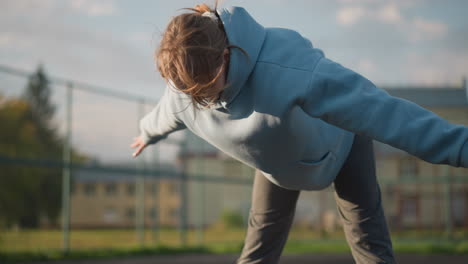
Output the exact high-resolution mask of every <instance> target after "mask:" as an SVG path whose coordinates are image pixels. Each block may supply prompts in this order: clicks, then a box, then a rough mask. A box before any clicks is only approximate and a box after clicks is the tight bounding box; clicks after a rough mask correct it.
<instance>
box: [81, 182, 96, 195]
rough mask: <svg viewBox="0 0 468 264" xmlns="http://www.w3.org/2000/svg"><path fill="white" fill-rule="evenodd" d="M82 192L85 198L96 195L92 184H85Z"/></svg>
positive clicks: (94, 186)
mask: <svg viewBox="0 0 468 264" xmlns="http://www.w3.org/2000/svg"><path fill="white" fill-rule="evenodd" d="M83 192H84V194H85V195H86V196H93V195H94V194H95V193H96V185H94V184H93V183H86V184H85V185H84V186H83Z"/></svg>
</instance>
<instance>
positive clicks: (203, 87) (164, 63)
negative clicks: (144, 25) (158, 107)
mask: <svg viewBox="0 0 468 264" xmlns="http://www.w3.org/2000/svg"><path fill="white" fill-rule="evenodd" d="M217 4H218V1H216V5H215V9H211V8H210V7H209V6H208V5H206V4H201V5H197V6H195V8H185V9H187V10H190V11H192V12H191V13H184V14H181V15H178V16H176V17H174V18H173V19H172V20H171V21H170V22H169V24H168V26H167V28H166V31H165V32H164V34H163V37H162V40H161V44H160V46H159V49H158V50H157V51H156V55H155V58H156V62H157V67H158V70H159V72H160V73H161V76H162V77H163V78H164V79H165V80H166V82H169V81H172V83H173V84H174V86H175V88H176V89H178V90H180V91H182V92H183V93H186V94H188V95H190V96H191V98H192V102H193V103H194V105H195V106H198V105H201V106H203V107H208V106H210V105H211V104H213V103H214V102H215V101H217V100H218V99H219V96H220V94H221V92H222V90H223V89H224V88H225V87H222V89H215V88H214V85H213V84H214V83H215V82H216V80H217V79H218V78H219V77H220V76H221V73H222V67H221V66H222V65H223V63H224V56H223V53H224V50H225V49H226V48H228V49H229V48H232V47H236V46H231V45H228V40H227V37H226V33H225V32H224V28H223V25H222V23H221V21H220V20H219V19H218V20H217V21H216V20H214V19H212V18H210V17H209V16H203V13H205V12H215V10H216V6H217ZM216 16H217V17H218V15H217V14H216ZM236 48H238V47H236ZM241 50H242V49H241ZM242 51H243V50H242ZM243 52H244V51H243Z"/></svg>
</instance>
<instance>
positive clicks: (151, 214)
mask: <svg viewBox="0 0 468 264" xmlns="http://www.w3.org/2000/svg"><path fill="white" fill-rule="evenodd" d="M157 215H158V214H157V211H156V208H151V209H150V210H149V216H150V217H151V219H156V217H157Z"/></svg>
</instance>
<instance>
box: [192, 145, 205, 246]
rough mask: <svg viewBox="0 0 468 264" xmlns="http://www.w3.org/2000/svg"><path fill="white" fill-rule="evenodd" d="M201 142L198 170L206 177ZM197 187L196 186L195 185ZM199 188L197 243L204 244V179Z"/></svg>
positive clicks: (199, 182)
mask: <svg viewBox="0 0 468 264" xmlns="http://www.w3.org/2000/svg"><path fill="white" fill-rule="evenodd" d="M198 142H199V147H200V149H199V150H198V152H199V157H201V159H199V160H198V164H197V165H198V166H197V167H198V169H197V174H198V175H199V176H201V175H205V173H206V171H205V160H204V159H205V143H204V142H203V141H201V140H199V141H198ZM194 185H195V184H194ZM197 185H198V187H199V191H198V201H197V202H196V204H198V206H197V207H198V208H197V210H196V211H197V212H198V218H199V219H198V221H199V223H198V228H197V242H198V244H203V240H204V225H205V213H206V212H205V180H204V179H200V180H199V181H198V184H197Z"/></svg>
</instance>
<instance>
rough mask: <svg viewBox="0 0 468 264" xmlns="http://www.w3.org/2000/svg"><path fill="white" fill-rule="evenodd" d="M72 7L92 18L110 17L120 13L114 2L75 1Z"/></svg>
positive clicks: (97, 0) (106, 0) (101, 0)
mask: <svg viewBox="0 0 468 264" xmlns="http://www.w3.org/2000/svg"><path fill="white" fill-rule="evenodd" d="M71 7H72V8H73V9H75V10H77V11H79V12H83V13H85V14H87V15H90V16H109V15H115V14H116V13H117V12H118V9H117V7H116V6H115V4H114V2H113V1H112V0H100V1H99V0H73V1H72V2H71Z"/></svg>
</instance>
